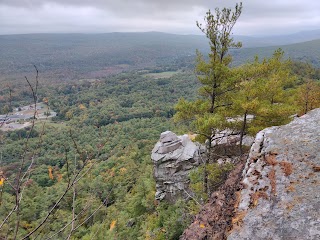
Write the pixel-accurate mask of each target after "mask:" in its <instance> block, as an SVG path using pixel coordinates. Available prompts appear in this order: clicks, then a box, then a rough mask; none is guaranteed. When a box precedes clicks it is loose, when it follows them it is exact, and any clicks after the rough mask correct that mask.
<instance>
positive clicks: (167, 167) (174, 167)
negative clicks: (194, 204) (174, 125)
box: [151, 131, 205, 202]
mask: <svg viewBox="0 0 320 240" xmlns="http://www.w3.org/2000/svg"><path fill="white" fill-rule="evenodd" d="M204 151H205V149H204V148H203V147H202V146H201V145H200V144H198V143H194V142H192V141H191V140H190V138H189V137H188V135H183V136H177V135H176V134H175V133H173V132H171V131H166V132H163V133H161V136H160V140H159V141H158V142H157V143H156V145H155V147H154V148H153V150H152V154H151V159H152V161H153V163H154V178H155V180H156V195H155V198H156V199H157V200H163V199H166V200H168V201H170V202H174V201H176V200H177V199H178V198H179V197H183V198H188V197H189V196H190V194H191V193H190V191H189V189H188V186H189V182H190V179H189V173H190V171H191V170H192V169H194V168H195V167H197V166H198V165H199V164H200V163H201V154H202V153H203V152H204Z"/></svg>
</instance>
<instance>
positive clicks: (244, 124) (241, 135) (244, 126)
mask: <svg viewBox="0 0 320 240" xmlns="http://www.w3.org/2000/svg"><path fill="white" fill-rule="evenodd" d="M247 115H248V111H247V110H246V111H245V113H244V115H243V123H242V128H241V133H240V154H241V155H242V153H243V148H242V141H243V136H244V133H245V131H246V126H247Z"/></svg>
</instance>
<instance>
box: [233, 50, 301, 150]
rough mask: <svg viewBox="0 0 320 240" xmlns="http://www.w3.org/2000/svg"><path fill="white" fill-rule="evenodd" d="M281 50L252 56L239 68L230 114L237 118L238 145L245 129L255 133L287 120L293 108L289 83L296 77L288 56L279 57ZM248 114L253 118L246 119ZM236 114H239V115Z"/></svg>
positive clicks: (246, 131)
mask: <svg viewBox="0 0 320 240" xmlns="http://www.w3.org/2000/svg"><path fill="white" fill-rule="evenodd" d="M283 55H284V52H283V51H282V50H281V49H278V50H276V51H275V52H274V54H273V56H272V57H271V58H269V59H264V60H263V61H261V62H260V61H259V58H258V57H256V58H255V59H254V61H253V62H252V63H247V64H245V65H244V66H242V67H241V68H240V69H239V70H240V71H241V74H240V75H241V81H240V82H239V83H238V86H237V92H236V93H235V94H233V96H232V103H233V105H232V109H233V111H234V112H233V117H234V118H235V119H237V120H238V121H239V123H240V124H239V129H240V148H241V151H242V140H243V137H244V135H245V134H246V133H248V132H249V133H250V135H253V134H256V133H257V132H258V131H260V130H262V129H263V128H266V127H269V126H274V125H281V124H285V123H287V122H288V121H289V120H290V118H289V116H290V115H292V114H293V113H294V112H295V110H296V109H295V107H294V105H293V104H292V103H293V101H292V99H291V98H290V95H292V88H289V87H290V86H292V85H293V84H294V82H295V80H296V77H295V75H294V74H293V73H292V72H291V69H290V66H291V61H290V60H283ZM248 115H252V116H253V118H252V119H251V120H250V122H248V118H247V117H248ZM239 116H242V118H241V119H239Z"/></svg>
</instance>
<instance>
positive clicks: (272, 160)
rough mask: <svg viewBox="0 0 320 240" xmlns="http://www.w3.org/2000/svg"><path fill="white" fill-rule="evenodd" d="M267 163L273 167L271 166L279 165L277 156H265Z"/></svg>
mask: <svg viewBox="0 0 320 240" xmlns="http://www.w3.org/2000/svg"><path fill="white" fill-rule="evenodd" d="M264 159H265V161H266V162H267V163H268V164H269V165H271V166H275V165H277V164H278V162H277V160H276V155H274V154H272V155H267V156H265V158H264Z"/></svg>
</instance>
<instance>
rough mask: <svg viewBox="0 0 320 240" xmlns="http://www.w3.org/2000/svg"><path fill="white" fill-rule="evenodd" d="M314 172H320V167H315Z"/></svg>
mask: <svg viewBox="0 0 320 240" xmlns="http://www.w3.org/2000/svg"><path fill="white" fill-rule="evenodd" d="M312 168H313V171H315V172H320V166H313V167H312Z"/></svg>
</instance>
